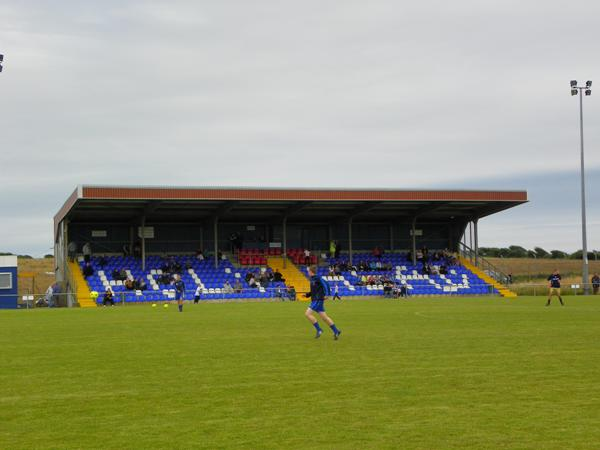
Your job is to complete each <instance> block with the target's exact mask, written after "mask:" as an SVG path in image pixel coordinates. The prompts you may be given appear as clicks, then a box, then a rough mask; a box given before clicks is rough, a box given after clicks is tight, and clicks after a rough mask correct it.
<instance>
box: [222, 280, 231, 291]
mask: <svg viewBox="0 0 600 450" xmlns="http://www.w3.org/2000/svg"><path fill="white" fill-rule="evenodd" d="M223 292H224V293H225V294H232V293H233V287H232V286H231V283H229V280H226V281H225V283H223Z"/></svg>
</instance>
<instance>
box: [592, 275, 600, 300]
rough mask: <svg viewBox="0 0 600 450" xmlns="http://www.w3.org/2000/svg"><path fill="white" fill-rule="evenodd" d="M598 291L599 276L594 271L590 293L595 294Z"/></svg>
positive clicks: (599, 289)
mask: <svg viewBox="0 0 600 450" xmlns="http://www.w3.org/2000/svg"><path fill="white" fill-rule="evenodd" d="M598 291H600V276H598V274H597V273H595V274H594V276H593V277H592V293H593V294H594V295H597V294H598Z"/></svg>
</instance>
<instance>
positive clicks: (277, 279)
mask: <svg viewBox="0 0 600 450" xmlns="http://www.w3.org/2000/svg"><path fill="white" fill-rule="evenodd" d="M273 281H275V282H276V283H280V282H283V283H285V278H283V275H281V272H279V270H277V269H275V272H273Z"/></svg>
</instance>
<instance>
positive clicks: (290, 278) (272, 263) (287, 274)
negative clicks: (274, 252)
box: [267, 256, 310, 300]
mask: <svg viewBox="0 0 600 450" xmlns="http://www.w3.org/2000/svg"><path fill="white" fill-rule="evenodd" d="M284 258H285V257H283V256H268V257H267V265H268V266H269V267H270V268H271V269H273V271H275V269H277V270H278V271H279V272H280V273H281V275H283V278H285V284H286V286H288V287H289V286H294V288H295V289H296V292H297V293H298V300H308V299H306V298H305V297H304V294H305V293H306V292H308V291H310V282H309V281H308V278H307V277H306V276H305V275H304V273H302V272H301V271H300V269H299V268H298V266H296V265H295V264H294V263H293V262H291V261H290V260H289V259H288V258H285V267H283V262H284Z"/></svg>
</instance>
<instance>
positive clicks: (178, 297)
mask: <svg viewBox="0 0 600 450" xmlns="http://www.w3.org/2000/svg"><path fill="white" fill-rule="evenodd" d="M175 300H184V298H183V292H180V291H175Z"/></svg>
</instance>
